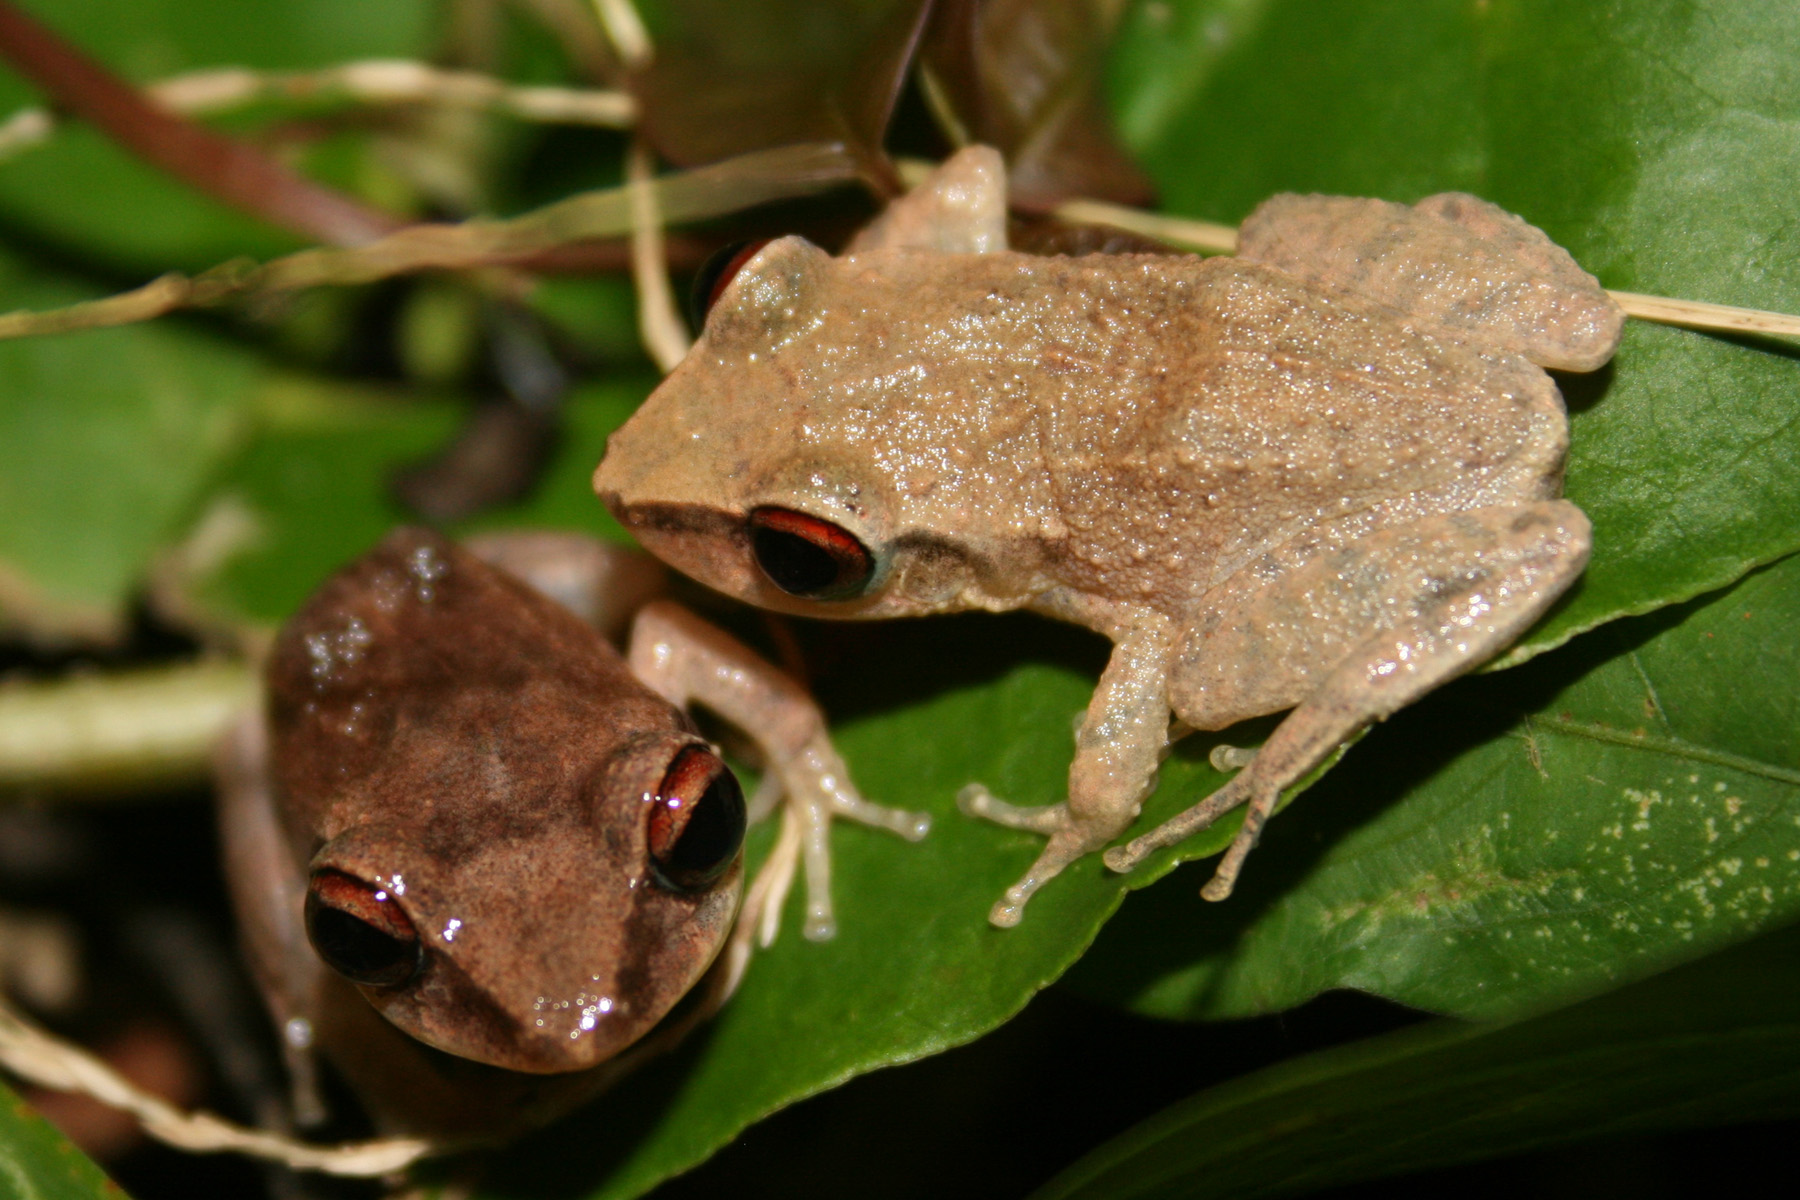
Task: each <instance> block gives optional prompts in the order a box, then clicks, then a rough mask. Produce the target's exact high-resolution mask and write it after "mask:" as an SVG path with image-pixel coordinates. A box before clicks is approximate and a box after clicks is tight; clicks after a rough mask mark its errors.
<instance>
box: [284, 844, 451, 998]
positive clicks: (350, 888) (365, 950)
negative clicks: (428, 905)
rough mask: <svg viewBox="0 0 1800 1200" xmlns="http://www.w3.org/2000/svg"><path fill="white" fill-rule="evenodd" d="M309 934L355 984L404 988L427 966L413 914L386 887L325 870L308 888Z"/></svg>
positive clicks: (316, 947)
mask: <svg viewBox="0 0 1800 1200" xmlns="http://www.w3.org/2000/svg"><path fill="white" fill-rule="evenodd" d="M306 939H307V940H308V941H309V942H311V943H312V945H313V949H314V950H317V951H318V952H319V957H320V958H322V959H324V960H325V964H326V965H327V966H329V967H330V968H331V969H332V970H334V971H336V972H337V973H338V974H339V975H342V976H343V977H344V978H346V979H348V980H350V982H352V983H366V984H369V985H370V986H373V987H399V986H400V985H401V984H403V983H405V982H406V981H407V980H409V979H411V978H412V977H413V976H414V975H416V974H418V972H419V968H420V967H421V966H423V965H424V962H425V951H424V947H422V946H420V945H419V934H418V931H417V930H415V929H414V928H413V923H412V921H411V919H409V918H408V917H407V915H406V914H405V913H404V912H401V911H400V906H399V905H398V904H397V903H395V902H394V898H393V895H392V893H390V892H389V891H388V890H387V889H386V888H381V887H377V886H375V885H374V884H369V883H364V882H363V881H362V880H360V879H357V878H356V877H354V876H351V875H346V874H344V873H343V872H341V871H320V872H318V873H317V874H315V875H314V876H313V877H312V882H311V884H309V885H308V887H307V889H306Z"/></svg>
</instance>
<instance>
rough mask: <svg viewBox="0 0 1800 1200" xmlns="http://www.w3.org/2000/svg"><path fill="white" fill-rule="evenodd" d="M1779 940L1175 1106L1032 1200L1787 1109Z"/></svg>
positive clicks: (1358, 1048)
mask: <svg viewBox="0 0 1800 1200" xmlns="http://www.w3.org/2000/svg"><path fill="white" fill-rule="evenodd" d="M1797 952H1800V935H1797V934H1796V933H1795V932H1794V931H1792V930H1789V931H1785V932H1783V933H1780V934H1776V935H1773V936H1770V937H1768V938H1765V939H1762V940H1761V941H1758V942H1754V943H1752V944H1750V945H1748V946H1744V947H1739V948H1737V949H1735V950H1732V951H1729V952H1727V953H1725V954H1722V955H1719V956H1716V957H1714V958H1712V959H1709V960H1707V961H1706V962H1703V963H1698V964H1695V965H1693V966H1689V967H1685V968H1682V969H1680V970H1677V971H1673V972H1670V973H1669V974H1667V975H1663V976H1660V977H1658V978H1656V979H1651V980H1648V981H1646V982H1643V983H1639V984H1637V985H1635V986H1632V987H1629V988H1625V989H1622V990H1620V991H1617V992H1614V993H1612V994H1611V995H1608V996H1604V997H1601V998H1599V999H1596V1000H1590V1001H1588V1002H1587V1003H1584V1004H1579V1005H1576V1006H1575V1007H1573V1008H1567V1009H1563V1010H1560V1011H1558V1012H1553V1013H1550V1014H1548V1015H1545V1016H1540V1017H1536V1018H1534V1019H1531V1020H1525V1021H1521V1022H1518V1023H1516V1024H1509V1025H1466V1024H1462V1023H1460V1022H1452V1021H1439V1022H1434V1023H1432V1024H1430V1025H1426V1026H1423V1027H1415V1028H1412V1029H1407V1030H1403V1031H1401V1032H1400V1033H1396V1034H1390V1035H1387V1036H1385V1037H1379V1038H1372V1039H1370V1040H1368V1041H1365V1042H1360V1043H1356V1044H1353V1045H1349V1046H1341V1047H1337V1048H1335V1049H1331V1050H1326V1051H1323V1052H1320V1053H1315V1054H1310V1055H1307V1056H1306V1057H1304V1058H1299V1059H1294V1060H1291V1061H1289V1062H1285V1063H1282V1064H1280V1065H1278V1066H1275V1067H1272V1068H1269V1069H1267V1070H1264V1071H1259V1072H1256V1073H1255V1074H1253V1075H1250V1076H1247V1077H1245V1078H1242V1079H1236V1080H1233V1081H1232V1082H1230V1083H1227V1084H1224V1085H1221V1086H1219V1087H1215V1088H1212V1089H1210V1090H1208V1091H1204V1092H1201V1093H1200V1094H1198V1095H1196V1096H1193V1097H1190V1098H1189V1099H1187V1100H1184V1101H1182V1102H1180V1103H1178V1104H1175V1105H1173V1106H1171V1107H1170V1108H1168V1109H1166V1110H1164V1111H1163V1112H1161V1113H1159V1114H1157V1115H1156V1116H1155V1117H1153V1118H1151V1119H1150V1120H1149V1121H1146V1122H1144V1123H1143V1124H1142V1125H1139V1126H1138V1127H1137V1128H1135V1129H1132V1130H1131V1131H1129V1132H1127V1133H1125V1134H1123V1135H1122V1136H1120V1137H1118V1138H1115V1139H1114V1140H1113V1141H1111V1142H1108V1143H1106V1144H1105V1145H1103V1146H1101V1147H1100V1148H1099V1149H1097V1150H1095V1151H1094V1152H1093V1153H1091V1154H1089V1155H1088V1156H1087V1157H1086V1158H1084V1159H1082V1160H1081V1161H1080V1162H1078V1163H1076V1164H1075V1165H1074V1166H1072V1167H1070V1168H1069V1169H1068V1170H1066V1171H1064V1172H1063V1173H1062V1174H1061V1175H1059V1176H1057V1177H1056V1178H1055V1179H1053V1180H1051V1181H1050V1183H1049V1184H1047V1185H1046V1186H1045V1187H1043V1188H1042V1189H1040V1190H1039V1191H1038V1192H1036V1193H1034V1194H1033V1200H1076V1198H1078V1197H1081V1198H1092V1200H1100V1198H1101V1197H1105V1198H1106V1200H1140V1198H1141V1200H1149V1198H1150V1197H1169V1198H1172V1197H1177V1196H1179V1197H1183V1198H1184V1200H1205V1198H1206V1197H1231V1200H1249V1198H1251V1197H1261V1196H1291V1195H1297V1194H1301V1193H1305V1192H1312V1191H1316V1190H1318V1189H1321V1188H1326V1187H1331V1186H1333V1185H1339V1184H1345V1183H1350V1182H1353V1181H1357V1180H1365V1179H1379V1178H1381V1177H1383V1176H1387V1175H1398V1174H1405V1173H1410V1172H1414V1171H1421V1170H1428V1169H1430V1168H1434V1167H1442V1166H1449V1165H1451V1164H1455V1163H1465V1162H1472V1161H1478V1160H1481V1159H1485V1158H1494V1157H1499V1156H1502V1155H1507V1154H1516V1153H1520V1152H1522V1151H1526V1150H1532V1149H1537V1148H1540V1147H1545V1146H1554V1145H1559V1144H1567V1143H1570V1142H1575V1141H1582V1140H1586V1139H1590V1138H1600V1137H1616V1136H1619V1135H1621V1134H1628V1133H1642V1132H1649V1131H1657V1130H1665V1129H1681V1128H1684V1127H1689V1126H1696V1125H1710V1124H1722V1123H1727V1122H1733V1121H1742V1120H1748V1119H1755V1120H1771V1119H1776V1118H1780V1117H1785V1116H1792V1115H1795V1114H1800V1017H1797V1016H1796V1013H1795V1009H1794V1002H1793V998H1794V994H1795V989H1796V988H1800V954H1797Z"/></svg>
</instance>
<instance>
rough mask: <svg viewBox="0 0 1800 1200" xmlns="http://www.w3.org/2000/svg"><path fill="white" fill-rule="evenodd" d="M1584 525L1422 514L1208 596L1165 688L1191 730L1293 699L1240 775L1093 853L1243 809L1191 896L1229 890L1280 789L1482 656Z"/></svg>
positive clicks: (1540, 514) (1581, 543) (1573, 557)
mask: <svg viewBox="0 0 1800 1200" xmlns="http://www.w3.org/2000/svg"><path fill="white" fill-rule="evenodd" d="M1588 546H1589V526H1588V521H1587V518H1586V517H1585V516H1584V515H1583V514H1582V512H1581V510H1580V509H1578V508H1576V507H1575V506H1574V505H1573V504H1570V503H1568V502H1567V501H1564V500H1546V501H1539V502H1536V503H1532V504H1525V505H1520V506H1518V507H1516V508H1489V509H1478V510H1475V511H1473V512H1464V513H1450V514H1444V515H1440V516H1436V517H1430V518H1426V519H1424V520H1422V521H1420V522H1418V523H1416V524H1413V525H1408V526H1404V527H1401V528H1397V529H1391V530H1386V531H1383V532H1382V533H1380V534H1377V535H1375V536H1373V537H1370V538H1368V539H1366V540H1364V541H1360V542H1357V543H1353V544H1351V545H1349V546H1346V547H1340V548H1339V549H1337V550H1335V551H1332V552H1329V553H1326V554H1322V555H1319V556H1317V557H1315V558H1313V559H1312V560H1311V561H1310V562H1305V563H1303V564H1300V565H1298V567H1297V569H1295V570H1293V571H1291V572H1288V573H1286V574H1284V575H1283V576H1282V577H1281V578H1282V582H1281V583H1279V584H1277V585H1275V586H1274V587H1272V588H1265V589H1262V590H1252V589H1249V588H1245V589H1243V590H1242V592H1241V593H1240V594H1239V595H1237V596H1235V597H1232V596H1225V597H1220V598H1219V599H1220V600H1221V601H1222V602H1224V604H1225V608H1224V610H1223V611H1221V612H1219V613H1218V614H1217V616H1216V619H1214V620H1212V621H1210V622H1208V623H1207V624H1206V625H1205V626H1203V627H1202V628H1200V629H1196V630H1194V631H1190V633H1189V635H1188V637H1187V639H1186V640H1185V642H1184V644H1183V646H1182V649H1181V660H1182V661H1181V665H1180V666H1179V667H1178V670H1177V676H1176V677H1175V678H1174V679H1173V680H1172V683H1171V688H1170V695H1171V699H1172V700H1173V702H1174V704H1175V708H1176V711H1177V712H1178V713H1179V714H1180V715H1181V717H1182V719H1183V720H1185V721H1187V722H1188V723H1189V724H1191V725H1193V726H1194V727H1195V728H1198V729H1217V728H1222V727H1224V726H1225V725H1227V724H1230V723H1232V722H1233V721H1235V720H1238V719H1242V718H1244V717H1249V716H1254V715H1257V714H1258V713H1261V712H1271V711H1278V710H1279V709H1281V708H1285V707H1287V706H1288V705H1290V704H1296V702H1297V707H1295V708H1294V710H1293V712H1291V713H1290V714H1289V715H1288V716H1287V718H1286V719H1285V720H1284V721H1282V723H1281V724H1280V726H1278V727H1277V728H1276V730H1275V733H1274V734H1273V735H1272V736H1271V737H1270V738H1269V740H1268V741H1267V742H1266V743H1264V744H1263V746H1262V747H1261V749H1259V750H1258V751H1257V753H1256V756H1255V758H1253V759H1252V760H1251V762H1250V764H1249V765H1248V766H1246V767H1245V768H1244V769H1243V770H1242V771H1241V772H1239V774H1238V775H1237V776H1236V777H1234V778H1233V779H1232V780H1231V782H1229V783H1227V784H1226V785H1225V786H1224V787H1222V788H1220V789H1219V790H1218V791H1216V792H1214V793H1213V794H1212V795H1210V796H1208V797H1207V798H1206V799H1205V800H1203V801H1201V802H1200V803H1199V804H1196V805H1195V806H1194V807H1192V808H1190V809H1188V810H1187V811H1186V812H1184V813H1181V814H1180V815H1179V816H1176V817H1174V818H1172V819H1171V820H1169V821H1166V822H1164V823H1163V824H1162V825H1160V826H1158V827H1157V828H1155V829H1153V830H1151V831H1150V832H1149V833H1146V834H1144V835H1142V836H1141V837H1138V838H1135V839H1133V840H1132V841H1131V842H1130V843H1128V844H1127V845H1125V846H1121V847H1116V848H1114V849H1112V850H1110V851H1108V852H1107V854H1106V858H1105V861H1106V865H1107V866H1109V867H1111V868H1112V869H1113V870H1115V871H1128V870H1130V869H1131V868H1132V867H1134V866H1136V865H1137V864H1138V863H1139V862H1141V861H1142V860H1143V859H1144V857H1145V856H1146V855H1148V854H1150V852H1151V851H1153V850H1156V849H1159V848H1161V847H1163V846H1169V845H1173V844H1174V843H1176V842H1179V841H1181V840H1182V839H1184V838H1186V837H1188V836H1190V835H1191V834H1194V833H1196V832H1198V831H1199V830H1202V829H1205V828H1206V827H1207V826H1209V825H1211V824H1212V823H1213V821H1215V820H1217V819H1218V817H1219V816H1221V815H1222V814H1224V813H1227V812H1229V811H1231V810H1232V809H1233V808H1236V807H1238V806H1239V805H1240V804H1245V803H1248V805H1249V808H1248V810H1247V811H1246V813H1245V814H1244V824H1243V828H1242V829H1241V830H1239V832H1238V834H1237V837H1236V838H1235V839H1234V840H1233V841H1232V843H1231V846H1230V848H1229V849H1228V850H1227V851H1226V853H1225V857H1224V858H1223V859H1222V860H1221V861H1220V863H1219V867H1218V870H1217V872H1216V873H1215V874H1214V876H1213V879H1212V881H1211V882H1210V883H1208V884H1207V885H1206V887H1205V888H1204V889H1203V891H1202V892H1201V894H1202V895H1203V896H1205V897H1206V898H1207V899H1208V900H1223V899H1224V898H1225V897H1227V896H1229V895H1230V894H1231V889H1232V886H1233V884H1234V883H1235V882H1236V879H1237V875H1238V871H1239V870H1240V868H1241V867H1242V866H1243V863H1244V859H1245V856H1247V855H1248V854H1249V853H1250V850H1251V849H1252V848H1253V847H1254V846H1255V845H1256V842H1257V838H1258V837H1259V836H1260V835H1261V833H1262V829H1263V826H1264V824H1265V823H1266V822H1267V821H1268V819H1269V816H1270V814H1271V813H1272V812H1273V811H1274V809H1275V804H1276V802H1277V801H1278V800H1279V799H1280V796H1281V793H1282V791H1283V789H1285V788H1287V787H1289V786H1291V785H1293V784H1294V783H1296V782H1297V781H1298V780H1299V779H1300V778H1301V777H1303V776H1304V775H1305V774H1306V773H1307V772H1308V771H1311V770H1312V769H1313V768H1314V767H1316V766H1318V765H1319V763H1321V762H1323V761H1324V760H1325V758H1326V757H1327V756H1328V755H1330V754H1331V752H1332V751H1333V750H1335V749H1336V748H1337V747H1338V746H1340V745H1342V744H1343V743H1344V742H1345V741H1346V740H1348V739H1349V738H1350V737H1351V736H1353V735H1354V734H1355V733H1356V732H1357V731H1358V730H1360V729H1362V728H1364V727H1365V726H1367V725H1370V724H1372V723H1373V722H1375V721H1379V720H1384V719H1385V718H1387V717H1388V716H1389V715H1391V714H1392V713H1394V712H1396V711H1398V710H1399V709H1401V708H1404V707H1405V706H1406V705H1408V704H1411V703H1412V702H1413V701H1415V700H1417V699H1418V698H1419V697H1420V696H1422V695H1424V694H1425V693H1426V692H1429V691H1431V690H1432V689H1433V688H1436V687H1438V686H1440V685H1441V684H1443V683H1445V682H1447V681H1448V680H1450V679H1453V678H1455V677H1456V676H1457V675H1460V674H1462V673H1463V672H1465V671H1468V670H1470V669H1472V668H1474V667H1476V666H1479V665H1480V664H1481V663H1482V662H1485V661H1486V660H1487V659H1488V658H1490V657H1492V656H1493V655H1495V654H1497V653H1498V652H1499V651H1500V650H1502V649H1504V648H1505V647H1506V646H1507V645H1509V644H1510V643H1511V642H1513V641H1514V640H1515V639H1517V638H1518V637H1519V635H1520V634H1522V633H1524V632H1525V630H1526V628H1527V627H1529V626H1530V624H1531V623H1532V622H1533V621H1535V620H1536V619H1537V618H1538V616H1539V615H1540V614H1542V613H1543V611H1544V610H1545V609H1546V608H1548V607H1549V605H1550V603H1551V601H1553V600H1554V599H1555V598H1556V597H1557V596H1558V595H1560V594H1561V593H1562V592H1563V591H1564V590H1565V589H1566V588H1567V587H1568V586H1569V584H1570V583H1571V582H1573V581H1574V579H1575V578H1576V576H1578V575H1579V574H1580V573H1581V569H1582V567H1583V566H1585V565H1586V563H1587V554H1588Z"/></svg>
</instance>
